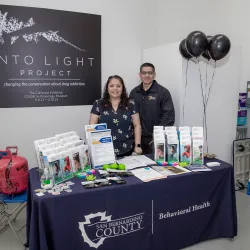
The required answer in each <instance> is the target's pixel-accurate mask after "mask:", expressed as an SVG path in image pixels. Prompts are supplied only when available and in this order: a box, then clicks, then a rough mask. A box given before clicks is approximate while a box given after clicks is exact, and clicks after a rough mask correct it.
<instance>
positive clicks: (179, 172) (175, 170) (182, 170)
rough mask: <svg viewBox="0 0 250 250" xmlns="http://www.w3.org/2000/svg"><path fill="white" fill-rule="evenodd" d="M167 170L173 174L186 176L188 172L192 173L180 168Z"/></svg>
mask: <svg viewBox="0 0 250 250" xmlns="http://www.w3.org/2000/svg"><path fill="white" fill-rule="evenodd" d="M166 169H167V170H168V171H170V172H172V173H173V174H185V173H187V172H190V171H189V170H184V169H181V168H178V167H166Z"/></svg>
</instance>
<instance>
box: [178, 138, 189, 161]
mask: <svg viewBox="0 0 250 250" xmlns="http://www.w3.org/2000/svg"><path fill="white" fill-rule="evenodd" d="M180 155H181V162H187V163H189V164H191V161H192V150H191V136H181V137H180Z"/></svg>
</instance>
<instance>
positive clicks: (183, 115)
mask: <svg viewBox="0 0 250 250" xmlns="http://www.w3.org/2000/svg"><path fill="white" fill-rule="evenodd" d="M188 64H189V60H188V61H187V65H186V84H185V95H184V101H183V109H182V110H183V114H182V124H183V125H184V117H185V102H186V95H187V83H188V79H187V77H188V74H187V73H188Z"/></svg>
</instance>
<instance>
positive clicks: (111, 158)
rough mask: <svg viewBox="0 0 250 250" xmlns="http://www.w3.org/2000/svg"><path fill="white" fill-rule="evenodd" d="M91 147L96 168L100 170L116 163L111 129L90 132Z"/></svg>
mask: <svg viewBox="0 0 250 250" xmlns="http://www.w3.org/2000/svg"><path fill="white" fill-rule="evenodd" d="M89 146H90V154H91V161H92V164H93V167H94V168H100V167H102V166H103V165H105V164H112V163H114V162H115V161H116V159H115V153H114V145H113V139H112V136H111V130H110V129H107V130H102V131H96V132H90V136H89Z"/></svg>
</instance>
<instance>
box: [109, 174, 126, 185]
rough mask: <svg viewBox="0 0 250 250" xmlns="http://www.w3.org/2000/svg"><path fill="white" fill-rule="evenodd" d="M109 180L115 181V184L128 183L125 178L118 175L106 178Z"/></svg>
mask: <svg viewBox="0 0 250 250" xmlns="http://www.w3.org/2000/svg"><path fill="white" fill-rule="evenodd" d="M106 179H107V180H108V181H109V182H111V183H114V184H118V185H120V184H126V181H125V180H123V179H122V178H121V177H120V176H116V177H107V178H106Z"/></svg>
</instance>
